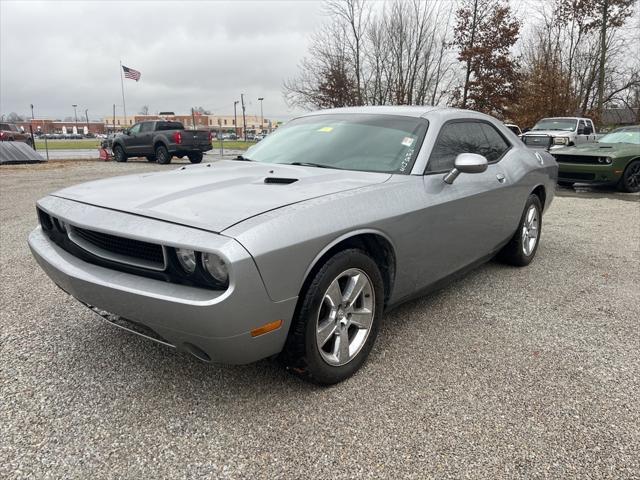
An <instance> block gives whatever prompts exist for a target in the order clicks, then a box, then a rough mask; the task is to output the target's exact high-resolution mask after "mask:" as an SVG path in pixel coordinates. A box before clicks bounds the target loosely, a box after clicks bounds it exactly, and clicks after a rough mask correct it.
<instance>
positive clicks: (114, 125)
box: [112, 103, 116, 134]
mask: <svg viewBox="0 0 640 480" xmlns="http://www.w3.org/2000/svg"><path fill="white" fill-rule="evenodd" d="M112 133H113V134H115V133H116V104H115V103H114V104H113V132H112Z"/></svg>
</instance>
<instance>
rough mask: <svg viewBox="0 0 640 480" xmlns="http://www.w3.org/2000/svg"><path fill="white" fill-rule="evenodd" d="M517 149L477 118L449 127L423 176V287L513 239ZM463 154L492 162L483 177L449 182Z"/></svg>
mask: <svg viewBox="0 0 640 480" xmlns="http://www.w3.org/2000/svg"><path fill="white" fill-rule="evenodd" d="M513 150H514V149H513V146H512V145H511V143H510V141H509V140H508V139H507V138H506V137H505V136H504V135H502V134H501V133H500V132H499V130H498V129H497V128H496V127H495V126H494V125H493V124H491V123H489V122H485V121H479V120H475V119H462V120H453V121H450V122H447V123H445V124H444V125H443V126H442V128H441V130H440V133H439V134H438V137H437V139H436V142H435V144H434V147H433V149H432V152H431V155H430V157H429V161H428V164H427V170H426V171H425V174H424V177H423V184H424V191H425V208H424V210H423V212H422V215H421V220H420V227H419V228H420V229H421V235H420V238H421V239H422V240H421V241H422V242H423V248H422V251H423V252H424V254H423V257H422V259H421V260H422V261H421V268H420V270H421V275H420V279H419V283H421V284H422V285H418V287H424V286H427V285H430V284H433V283H434V282H436V281H437V280H439V279H441V278H444V277H447V276H449V275H451V274H453V273H454V272H456V271H458V270H460V269H462V268H464V267H466V266H468V265H470V264H473V263H474V262H475V261H477V260H480V259H482V258H483V257H486V256H487V255H489V254H491V253H492V252H494V251H495V250H496V249H497V248H498V247H500V246H501V245H502V244H503V243H504V242H505V240H507V239H508V238H509V237H510V236H511V235H512V234H513V228H514V227H513V223H514V217H515V216H516V215H519V214H517V210H519V209H520V208H521V207H520V206H515V205H514V204H513V202H511V203H510V202H509V200H510V196H511V194H512V192H511V193H510V192H509V186H510V181H511V179H510V178H509V174H508V172H507V171H505V168H504V163H503V162H505V161H513V159H509V160H507V157H508V156H509V155H510V153H512V151H513ZM461 153H476V154H479V155H483V156H484V157H486V158H487V161H488V162H489V165H488V167H487V170H486V171H485V172H482V173H475V174H464V173H462V174H460V175H459V176H458V177H457V178H456V180H455V181H454V182H453V183H452V184H447V183H445V182H444V181H443V177H444V175H445V174H446V173H447V172H449V171H450V170H451V169H452V168H453V167H454V162H455V158H456V157H457V156H458V155H459V154H461Z"/></svg>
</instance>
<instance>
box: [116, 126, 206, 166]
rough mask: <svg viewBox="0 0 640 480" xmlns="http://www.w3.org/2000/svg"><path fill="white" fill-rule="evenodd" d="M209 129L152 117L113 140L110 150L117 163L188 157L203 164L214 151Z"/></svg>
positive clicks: (160, 160) (192, 161)
mask: <svg viewBox="0 0 640 480" xmlns="http://www.w3.org/2000/svg"><path fill="white" fill-rule="evenodd" d="M211 148H212V147H211V132H210V131H209V130H185V128H184V125H182V123H180V122H171V121H167V120H153V121H147V122H140V123H136V124H135V125H133V126H132V127H131V128H129V129H127V130H125V131H124V132H123V133H122V134H121V135H118V136H117V137H115V138H114V139H113V144H112V146H111V149H112V150H113V157H114V158H115V160H116V162H126V161H127V159H128V158H129V157H146V158H147V160H148V161H150V162H158V163H162V164H167V163H169V162H171V158H172V157H174V156H175V157H184V156H185V155H186V156H187V157H189V160H190V161H191V163H200V162H201V161H202V155H203V154H204V152H206V151H209V150H211Z"/></svg>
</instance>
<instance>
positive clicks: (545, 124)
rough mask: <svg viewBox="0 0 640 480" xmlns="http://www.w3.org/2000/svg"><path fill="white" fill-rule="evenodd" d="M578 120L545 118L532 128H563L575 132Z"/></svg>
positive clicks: (562, 129)
mask: <svg viewBox="0 0 640 480" xmlns="http://www.w3.org/2000/svg"><path fill="white" fill-rule="evenodd" d="M577 124H578V121H577V120H576V119H575V118H543V119H542V120H540V121H539V122H538V123H536V124H535V126H534V127H533V128H532V129H531V130H534V131H535V130H561V131H564V132H573V131H574V130H575V129H576V125H577Z"/></svg>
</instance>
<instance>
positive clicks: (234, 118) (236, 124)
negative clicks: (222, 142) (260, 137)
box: [233, 100, 240, 137]
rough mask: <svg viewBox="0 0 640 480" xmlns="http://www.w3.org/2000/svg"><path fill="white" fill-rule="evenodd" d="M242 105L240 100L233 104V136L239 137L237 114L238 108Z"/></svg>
mask: <svg viewBox="0 0 640 480" xmlns="http://www.w3.org/2000/svg"><path fill="white" fill-rule="evenodd" d="M238 103H240V102H239V101H238V100H235V101H234V102H233V134H234V135H235V136H236V137H237V136H238V114H237V113H236V106H237V105H238Z"/></svg>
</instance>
